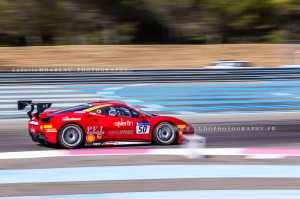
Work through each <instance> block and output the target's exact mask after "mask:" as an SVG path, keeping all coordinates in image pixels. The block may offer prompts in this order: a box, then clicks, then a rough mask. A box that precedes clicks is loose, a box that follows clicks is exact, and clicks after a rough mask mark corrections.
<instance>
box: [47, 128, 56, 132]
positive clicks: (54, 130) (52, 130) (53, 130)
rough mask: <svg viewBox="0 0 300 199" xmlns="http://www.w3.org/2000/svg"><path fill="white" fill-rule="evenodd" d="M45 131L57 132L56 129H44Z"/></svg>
mask: <svg viewBox="0 0 300 199" xmlns="http://www.w3.org/2000/svg"><path fill="white" fill-rule="evenodd" d="M45 131H46V133H57V129H55V128H54V129H45Z"/></svg>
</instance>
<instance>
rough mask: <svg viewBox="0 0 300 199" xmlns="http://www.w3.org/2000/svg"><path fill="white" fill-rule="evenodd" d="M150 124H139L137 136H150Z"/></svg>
mask: <svg viewBox="0 0 300 199" xmlns="http://www.w3.org/2000/svg"><path fill="white" fill-rule="evenodd" d="M149 130H150V123H139V122H138V123H137V126H136V134H149Z"/></svg>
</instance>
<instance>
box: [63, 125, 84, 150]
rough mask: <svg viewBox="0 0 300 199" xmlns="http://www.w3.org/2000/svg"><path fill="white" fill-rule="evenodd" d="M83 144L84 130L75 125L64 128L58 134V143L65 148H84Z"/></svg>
mask: <svg viewBox="0 0 300 199" xmlns="http://www.w3.org/2000/svg"><path fill="white" fill-rule="evenodd" d="M83 142H84V133H83V131H82V129H81V128H80V127H79V126H77V125H75V124H68V125H66V126H64V127H63V128H62V129H61V130H60V131H59V133H58V143H59V145H60V146H61V147H63V148H67V149H75V148H79V147H81V146H82V144H83Z"/></svg>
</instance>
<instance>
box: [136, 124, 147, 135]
mask: <svg viewBox="0 0 300 199" xmlns="http://www.w3.org/2000/svg"><path fill="white" fill-rule="evenodd" d="M146 131H147V126H139V131H138V133H140V134H144V133H146Z"/></svg>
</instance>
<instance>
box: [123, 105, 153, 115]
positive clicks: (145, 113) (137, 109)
mask: <svg viewBox="0 0 300 199" xmlns="http://www.w3.org/2000/svg"><path fill="white" fill-rule="evenodd" d="M127 106H129V107H130V108H132V109H134V110H136V111H138V112H140V113H142V114H144V115H146V116H147V117H153V114H151V113H148V112H146V111H143V110H142V109H139V108H136V107H134V106H131V105H128V104H127Z"/></svg>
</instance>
